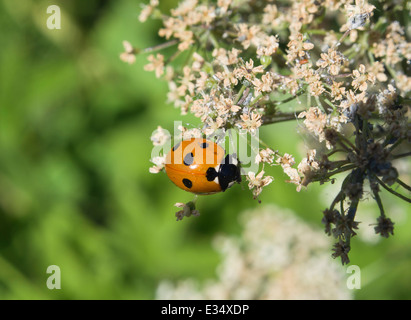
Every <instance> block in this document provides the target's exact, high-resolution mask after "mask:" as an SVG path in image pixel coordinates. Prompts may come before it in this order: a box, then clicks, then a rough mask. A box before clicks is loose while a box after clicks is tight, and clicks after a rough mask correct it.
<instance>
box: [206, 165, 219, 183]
mask: <svg viewBox="0 0 411 320" xmlns="http://www.w3.org/2000/svg"><path fill="white" fill-rule="evenodd" d="M217 177H218V173H217V171H215V169H214V168H213V167H210V168H208V169H207V172H206V178H207V181H213V180H214V179H215V178H217Z"/></svg>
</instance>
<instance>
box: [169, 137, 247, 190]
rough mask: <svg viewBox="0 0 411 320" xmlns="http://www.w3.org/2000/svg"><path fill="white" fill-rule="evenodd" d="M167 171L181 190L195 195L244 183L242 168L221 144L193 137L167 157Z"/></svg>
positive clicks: (176, 147)
mask: <svg viewBox="0 0 411 320" xmlns="http://www.w3.org/2000/svg"><path fill="white" fill-rule="evenodd" d="M165 170H166V174H167V176H168V177H169V178H170V180H171V181H172V182H173V183H174V184H175V185H176V186H177V187H179V188H181V189H183V190H185V191H189V192H192V193H195V194H213V193H217V192H221V191H225V190H227V189H228V188H230V187H231V186H232V185H233V184H234V183H235V182H238V183H240V182H241V172H240V165H239V162H238V161H237V159H236V157H235V156H234V155H227V156H226V155H225V151H224V149H223V148H222V147H221V146H219V145H218V144H217V143H215V142H212V141H210V140H207V139H202V138H192V139H190V140H183V141H181V142H179V143H177V144H176V145H175V146H174V147H173V148H172V149H171V150H170V152H169V153H168V154H167V156H166V164H165Z"/></svg>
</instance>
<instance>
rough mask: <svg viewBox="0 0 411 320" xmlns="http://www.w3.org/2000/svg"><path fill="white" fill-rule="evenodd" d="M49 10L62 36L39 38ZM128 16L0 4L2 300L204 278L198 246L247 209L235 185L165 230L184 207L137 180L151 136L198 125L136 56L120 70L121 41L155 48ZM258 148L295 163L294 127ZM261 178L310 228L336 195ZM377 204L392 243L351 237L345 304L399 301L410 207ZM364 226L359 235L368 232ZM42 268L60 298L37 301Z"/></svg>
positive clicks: (410, 249) (210, 264)
mask: <svg viewBox="0 0 411 320" xmlns="http://www.w3.org/2000/svg"><path fill="white" fill-rule="evenodd" d="M52 4H55V5H59V6H60V8H61V10H62V21H61V27H62V28H61V30H49V29H47V27H46V21H47V18H48V15H47V12H46V10H47V7H48V6H49V5H52ZM175 4H176V1H164V2H162V4H161V6H162V8H163V9H165V10H166V9H167V8H170V7H174V6H175ZM139 12H140V2H139V1H132V0H128V1H125V0H123V1H97V0H94V1H91V0H90V1H80V0H70V1H62V0H60V1H57V0H56V1H52V2H51V1H30V0H19V1H12V0H1V2H0V28H1V30H2V31H1V33H0V43H1V50H0V298H1V299H153V298H154V297H155V288H156V286H157V284H158V283H159V281H161V280H162V279H171V280H178V279H183V278H187V277H193V278H196V279H200V280H201V279H206V278H210V277H214V276H215V268H216V266H217V265H218V263H219V256H218V254H217V253H216V252H215V251H214V250H213V248H212V246H211V240H212V239H213V237H214V236H215V235H216V234H219V233H225V234H236V233H239V231H240V227H239V225H238V221H237V216H238V214H239V212H241V211H243V210H244V209H247V208H252V207H257V206H258V205H259V204H258V203H257V202H256V201H253V199H252V195H251V192H249V191H248V190H247V188H246V186H235V187H233V188H232V189H230V190H229V192H226V193H224V194H217V195H213V196H210V197H209V198H207V199H206V200H207V201H204V200H203V199H200V200H199V201H198V209H199V210H200V211H201V216H200V217H198V218H195V217H192V218H189V219H184V220H183V221H179V222H176V221H175V217H174V213H175V212H176V209H177V208H175V207H173V204H174V203H175V202H186V201H189V200H191V198H192V197H191V195H190V194H188V193H186V192H184V191H182V190H179V189H177V188H175V187H174V186H173V185H172V183H171V182H170V181H169V180H168V179H167V177H166V176H165V175H164V174H158V175H153V174H150V173H149V172H148V168H149V167H150V166H151V163H150V162H149V159H150V154H151V148H152V144H151V141H150V136H151V133H152V132H153V131H154V130H155V129H156V128H157V126H158V125H161V126H162V127H164V128H166V129H168V130H170V131H171V130H172V129H173V120H182V121H183V122H184V123H185V122H190V123H193V124H194V125H195V124H198V121H197V120H192V118H189V117H186V118H182V117H181V116H180V114H179V111H178V110H177V109H174V108H173V107H172V106H170V105H167V104H166V92H167V85H166V83H165V82H162V81H159V80H157V79H156V78H155V75H154V74H153V73H148V72H145V71H144V70H143V66H144V65H145V64H146V63H147V60H146V57H145V56H138V57H137V62H136V63H135V64H134V65H131V66H130V65H128V64H126V63H124V62H122V61H120V59H119V54H120V53H121V52H122V51H123V47H122V41H123V40H128V41H130V42H131V43H132V44H133V45H135V46H136V47H139V48H145V47H148V46H152V45H155V44H158V43H161V39H160V38H158V36H157V31H156V30H157V29H158V28H159V27H160V24H159V22H157V21H152V20H149V21H148V22H146V23H145V24H141V23H139V21H138V14H139ZM261 136H262V138H263V140H264V141H266V142H267V143H268V144H269V145H272V146H275V147H274V148H276V149H278V150H280V151H281V152H290V153H293V154H294V155H295V156H296V158H297V160H298V161H299V160H300V159H301V157H303V156H304V148H303V145H302V144H301V143H300V142H298V141H300V140H301V139H298V134H297V132H296V129H295V123H289V124H282V125H276V126H273V127H268V128H263V129H262V130H261ZM284 137H287V139H285V138H284ZM267 171H268V174H271V175H273V176H274V177H275V182H274V183H273V184H271V185H270V186H269V187H267V188H265V189H264V191H263V193H262V195H261V200H262V202H263V203H275V204H277V205H278V206H281V207H285V208H290V209H293V210H294V211H295V212H296V213H297V214H298V215H300V216H301V217H303V218H304V219H305V220H307V221H308V222H309V223H311V224H313V225H316V226H318V227H319V228H322V225H321V218H322V210H323V209H324V208H325V207H326V206H328V205H329V203H330V201H329V200H330V199H331V198H332V197H333V195H335V194H336V192H337V187H333V188H331V189H330V188H327V187H326V186H312V187H311V188H309V190H308V191H302V192H300V193H296V192H295V187H294V185H290V184H286V183H284V180H286V179H287V177H286V176H285V175H284V174H283V173H282V172H281V169H279V168H277V167H273V168H269V169H268V170H267ZM383 199H384V200H385V203H386V206H387V208H386V211H387V212H388V213H391V212H392V213H393V214H392V217H393V220H394V221H395V222H396V229H395V236H394V237H391V238H390V239H384V240H382V241H377V240H378V239H377V238H378V236H376V235H371V236H370V237H371V238H372V239H373V240H372V241H364V240H363V238H362V237H360V236H359V237H357V239H355V241H354V242H353V248H352V251H351V256H350V258H351V263H352V264H356V265H358V266H360V268H361V270H362V288H361V289H360V290H356V291H355V292H354V294H355V297H356V298H360V299H373V298H378V299H391V298H400V299H409V298H411V292H410V289H411V246H410V245H409V244H410V240H411V233H410V232H409V230H410V227H411V222H410V221H409V219H407V216H408V215H409V214H410V208H409V206H407V205H406V204H404V203H400V202H398V201H396V199H393V197H391V195H387V194H384V195H383ZM361 208H362V209H363V211H364V216H362V215H361V214H362V211H361ZM407 210H408V212H407ZM367 212H368V213H367ZM367 214H368V216H369V217H371V220H370V221H371V222H369V223H373V221H374V220H372V219H376V218H377V216H378V211H377V207H376V206H375V205H374V203H373V201H372V200H371V197H370V199H369V200H368V201H365V203H364V204H363V205H362V207H360V213H359V216H358V220H359V221H364V220H363V219H365V217H366V216H367ZM369 223H368V222H367V223H361V225H360V227H361V229H370V230H371V233H372V228H373V227H372V226H369ZM324 237H326V235H325V234H324ZM332 243H333V241H332V239H330V245H331V244H332ZM330 254H331V252H330ZM330 261H332V258H331V257H330ZM49 265H58V266H59V267H60V268H61V286H62V289H61V290H49V289H47V286H46V280H47V277H48V276H49V274H47V273H46V269H47V267H48V266H49ZM341 268H342V269H343V270H345V269H346V267H345V266H344V267H341ZM343 272H344V271H343Z"/></svg>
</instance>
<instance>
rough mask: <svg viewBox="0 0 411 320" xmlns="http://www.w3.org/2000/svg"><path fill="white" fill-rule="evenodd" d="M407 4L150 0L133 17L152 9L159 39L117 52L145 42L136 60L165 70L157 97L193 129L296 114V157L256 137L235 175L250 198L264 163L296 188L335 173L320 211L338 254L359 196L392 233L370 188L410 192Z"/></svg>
mask: <svg viewBox="0 0 411 320" xmlns="http://www.w3.org/2000/svg"><path fill="white" fill-rule="evenodd" d="M407 10H409V8H408V7H407V8H406V7H401V4H398V5H396V6H393V7H389V4H388V3H386V2H378V1H371V0H370V1H368V0H351V1H328V0H325V1H306V0H297V1H282V2H275V3H274V2H271V1H268V2H264V1H248V0H244V1H232V0H218V1H205V0H184V1H181V2H180V3H179V4H178V6H177V7H176V8H173V9H171V10H170V11H169V12H168V11H165V10H164V9H163V8H162V7H161V4H160V3H159V2H158V1H157V0H152V1H150V2H149V3H148V4H147V5H145V6H143V11H142V13H141V15H140V20H141V21H145V20H147V19H149V18H154V19H159V20H160V22H161V23H162V27H161V28H160V29H159V30H158V35H159V36H160V37H161V38H163V39H164V41H163V42H162V43H160V44H157V45H154V46H153V47H150V48H146V49H142V50H137V49H133V46H132V45H131V44H130V43H124V49H125V52H124V53H123V54H122V60H123V61H125V62H128V63H132V62H134V60H135V58H136V54H140V53H147V59H148V64H147V65H146V66H145V70H147V71H151V72H154V74H155V76H156V77H157V78H161V79H164V80H165V81H167V83H168V88H169V92H168V94H167V102H168V103H170V104H172V105H173V106H174V107H176V108H178V109H179V111H180V113H181V115H182V116H185V115H192V116H193V117H194V119H198V121H197V122H194V123H190V126H191V127H192V128H191V129H187V130H186V132H193V134H194V133H195V135H197V136H201V137H207V136H210V135H215V134H217V133H220V132H221V133H222V136H223V135H224V134H225V133H226V132H227V131H228V130H237V131H238V132H240V131H245V132H246V133H247V134H248V135H249V136H252V137H256V136H257V135H258V133H259V130H260V129H261V128H262V127H266V128H267V127H269V128H267V130H264V131H265V133H267V134H268V135H281V134H283V132H282V130H281V129H278V126H277V125H276V124H278V123H283V122H286V121H294V122H295V123H296V125H295V128H296V130H298V131H300V132H301V133H302V135H301V140H302V141H303V142H305V147H304V150H300V151H301V154H304V156H303V158H302V159H299V158H298V157H297V156H295V155H292V152H290V150H287V148H285V149H286V150H277V146H272V145H268V144H267V143H266V142H265V141H264V139H263V138H262V137H261V138H259V143H260V145H259V147H258V148H257V149H258V150H255V151H254V152H255V155H256V156H255V157H253V161H256V163H257V164H258V165H259V168H258V170H249V171H250V172H244V174H245V175H246V179H243V180H244V181H247V183H248V189H249V192H250V193H251V194H252V197H253V198H254V199H256V200H259V196H260V194H261V192H262V190H263V188H266V187H267V188H270V185H272V183H273V181H274V178H273V177H271V176H270V175H266V172H269V170H268V167H269V166H280V167H281V169H282V170H283V172H284V174H285V175H284V177H285V179H284V180H285V182H287V183H292V184H295V185H296V190H297V191H301V190H303V189H306V188H309V187H310V185H312V184H313V183H319V184H327V183H335V182H336V181H337V180H338V181H340V180H341V182H342V183H340V184H339V185H341V188H340V190H339V191H338V192H337V194H336V195H335V198H334V200H333V201H332V203H331V204H330V205H329V207H328V209H327V210H326V211H325V212H324V215H323V217H321V218H322V219H323V222H324V225H325V231H326V233H327V234H328V235H330V236H333V237H334V238H335V241H336V244H335V247H334V250H333V256H334V257H340V258H341V259H342V262H343V263H348V261H349V257H348V255H349V252H350V249H351V241H350V240H351V238H352V237H354V236H355V235H356V233H357V228H363V227H366V226H363V225H361V224H360V225H359V224H358V221H361V219H360V218H359V217H358V212H357V211H358V210H359V204H360V202H361V201H363V200H364V199H372V200H373V201H375V205H376V207H378V211H379V216H378V215H377V216H376V217H375V218H376V220H377V225H376V226H375V231H376V232H377V233H378V234H380V235H381V236H383V237H387V236H389V235H393V228H394V227H393V226H394V222H392V221H391V220H390V217H389V216H388V214H387V213H386V212H385V210H384V204H383V201H382V198H381V196H380V194H381V193H382V192H388V193H391V194H392V195H394V196H396V197H397V198H398V200H400V201H407V202H411V199H410V197H409V195H407V192H409V191H410V186H409V185H408V184H409V180H407V171H406V170H405V178H404V172H403V171H401V161H402V160H404V159H407V158H408V157H409V156H410V155H411V154H410V152H409V150H410V149H411V145H410V144H411V126H410V124H409V120H408V117H409V112H410V111H409V110H410V97H411V96H410V92H411V77H410V76H409V70H408V69H409V61H411V43H410V39H409V34H407V32H406V29H405V28H406V26H407V25H408V24H409V23H408V20H407V17H408V16H407V14H404V13H407V12H408V11H407ZM163 49H167V51H162V52H161V53H160V52H159V51H161V50H163ZM185 137H186V136H184V137H183V138H185ZM285 139H287V137H285ZM160 140H161V136H156V137H154V138H153V140H152V142H153V144H155V143H159V142H160ZM294 144H295V143H293V145H294ZM241 160H242V159H239V161H241ZM151 162H152V163H153V164H154V166H152V167H151V168H150V172H152V173H159V172H162V171H163V168H164V155H163V154H160V155H156V157H153V158H152V159H151ZM281 180H282V179H281V178H280V177H276V179H275V183H281ZM366 190H371V191H366ZM187 208H188V207H185V206H182V207H181V209H182V210H180V211H182V212H183V213H184V212H186V213H189V212H191V211H192V210H191V209H190V210H188V209H187ZM378 211H377V212H378ZM318 214H319V216H321V213H318ZM181 216H187V215H186V214H184V215H181ZM321 218H320V219H321Z"/></svg>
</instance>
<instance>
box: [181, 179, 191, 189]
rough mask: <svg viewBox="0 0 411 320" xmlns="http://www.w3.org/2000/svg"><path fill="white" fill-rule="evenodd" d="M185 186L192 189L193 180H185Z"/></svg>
mask: <svg viewBox="0 0 411 320" xmlns="http://www.w3.org/2000/svg"><path fill="white" fill-rule="evenodd" d="M183 184H184V185H185V186H186V187H187V188H189V189H191V187H192V186H193V183H192V182H191V180H188V179H183Z"/></svg>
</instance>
